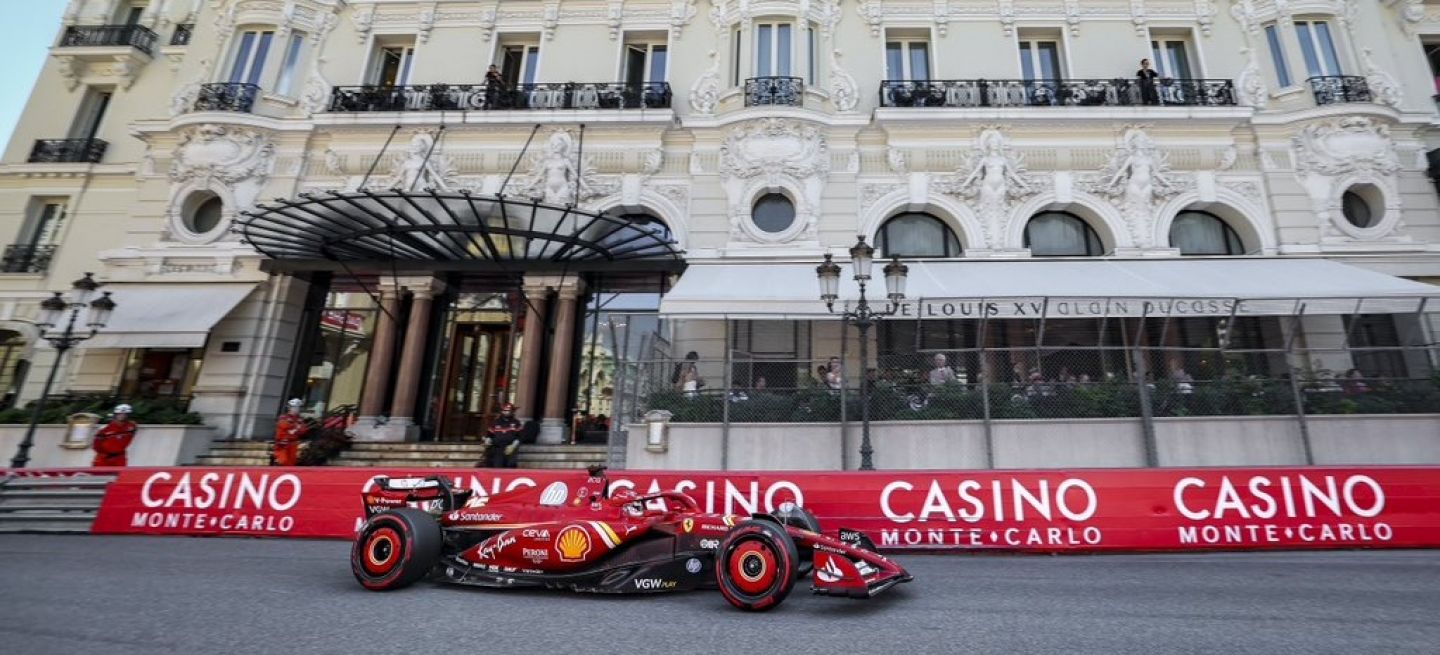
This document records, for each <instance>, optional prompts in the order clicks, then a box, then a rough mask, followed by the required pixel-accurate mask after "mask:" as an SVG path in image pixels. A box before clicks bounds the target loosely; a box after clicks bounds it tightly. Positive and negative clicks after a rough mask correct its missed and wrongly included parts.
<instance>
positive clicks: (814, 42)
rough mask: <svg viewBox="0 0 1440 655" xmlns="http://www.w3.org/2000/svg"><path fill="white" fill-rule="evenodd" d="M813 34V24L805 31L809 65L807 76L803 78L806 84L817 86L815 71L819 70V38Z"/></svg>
mask: <svg viewBox="0 0 1440 655" xmlns="http://www.w3.org/2000/svg"><path fill="white" fill-rule="evenodd" d="M815 32H816V30H815V25H814V24H813V23H812V24H811V25H810V27H809V28H808V29H806V30H805V38H806V39H809V44H808V47H807V48H806V49H805V51H806V52H808V53H809V57H808V58H809V60H810V61H809V62H808V63H809V64H810V68H809V71H808V72H809V75H808V76H807V77H806V78H805V82H806V83H807V84H819V82H818V81H817V80H818V79H819V78H818V76H817V73H816V71H818V70H819V68H820V43H819V42H820V37H819V36H817V35H816V33H815Z"/></svg>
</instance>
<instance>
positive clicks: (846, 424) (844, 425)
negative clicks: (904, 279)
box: [806, 303, 865, 471]
mask: <svg viewBox="0 0 1440 655" xmlns="http://www.w3.org/2000/svg"><path fill="white" fill-rule="evenodd" d="M846 309H849V303H846ZM849 345H850V321H847V320H845V319H844V318H842V319H840V370H842V371H843V370H845V355H846V354H847V353H848V351H849V348H848V346H849ZM810 356H811V357H812V359H811V362H812V363H813V362H814V359H813V357H814V356H815V353H814V352H811V353H810ZM807 366H808V365H807ZM806 374H809V371H806ZM860 374H861V375H864V374H865V372H864V371H861V372H860ZM820 384H821V385H825V380H823V379H822V380H820ZM849 395H850V383H849V382H848V381H847V380H846V379H845V376H843V375H842V376H840V470H842V471H843V470H845V457H846V456H847V455H849V454H850V448H849V447H847V446H846V445H845V440H846V439H847V438H848V437H849V436H850V415H849V412H847V411H846V403H845V398H846V397H847V396H849Z"/></svg>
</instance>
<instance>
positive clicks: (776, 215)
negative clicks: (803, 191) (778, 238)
mask: <svg viewBox="0 0 1440 655" xmlns="http://www.w3.org/2000/svg"><path fill="white" fill-rule="evenodd" d="M750 220H752V221H754V222H755V227H758V228H760V229H761V230H764V231H766V232H769V233H771V234H775V233H777V232H784V231H785V230H787V229H789V228H790V226H791V225H794V224H795V203H793V202H790V199H789V198H786V197H785V196H783V195H781V194H778V193H767V194H765V195H763V196H761V197H760V199H759V200H757V201H756V202H755V207H754V209H752V210H751V211H750Z"/></svg>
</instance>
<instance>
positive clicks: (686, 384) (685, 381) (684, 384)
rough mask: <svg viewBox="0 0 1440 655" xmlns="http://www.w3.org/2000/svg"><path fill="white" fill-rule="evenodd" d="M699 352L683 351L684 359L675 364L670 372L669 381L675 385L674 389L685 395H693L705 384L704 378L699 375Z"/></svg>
mask: <svg viewBox="0 0 1440 655" xmlns="http://www.w3.org/2000/svg"><path fill="white" fill-rule="evenodd" d="M699 361H700V353H697V352H695V351H693V350H692V351H690V352H688V353H685V361H683V362H678V363H676V364H675V372H674V373H671V374H670V383H671V384H673V385H675V390H676V391H683V392H685V395H687V396H691V397H693V396H695V395H696V394H697V393H699V392H700V388H701V387H703V386H705V380H704V379H703V378H701V377H700V368H699V366H698V363H699Z"/></svg>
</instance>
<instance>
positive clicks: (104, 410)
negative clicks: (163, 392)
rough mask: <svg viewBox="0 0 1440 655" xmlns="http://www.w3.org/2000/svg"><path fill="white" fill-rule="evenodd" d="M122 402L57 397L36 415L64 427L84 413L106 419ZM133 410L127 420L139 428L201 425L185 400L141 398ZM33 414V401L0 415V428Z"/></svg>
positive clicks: (98, 396)
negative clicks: (73, 416)
mask: <svg viewBox="0 0 1440 655" xmlns="http://www.w3.org/2000/svg"><path fill="white" fill-rule="evenodd" d="M122 402H126V401H125V400H124V399H119V398H116V397H114V396H110V395H102V394H94V395H76V396H59V397H53V398H50V399H48V400H47V401H46V402H45V407H44V408H43V409H42V410H41V411H40V422H41V423H48V424H56V423H65V422H68V421H69V420H70V415H71V414H78V413H81V412H86V413H90V414H95V415H98V416H101V417H108V416H110V412H111V411H112V410H114V409H115V406H116V405H118V404H120V403H122ZM129 402H130V405H131V407H132V408H133V409H134V410H135V411H134V413H133V414H131V415H130V420H132V421H135V422H136V423H139V424H142V425H204V423H205V421H204V419H203V418H202V417H201V416H200V415H199V414H196V413H195V412H190V411H186V408H185V406H186V403H188V402H189V401H188V399H186V398H145V399H140V400H134V401H129ZM34 410H35V401H31V402H29V403H27V404H26V405H25V406H24V407H12V408H10V409H7V410H4V411H0V424H11V425H15V424H19V425H25V424H28V423H30V417H31V415H32V414H33V413H34Z"/></svg>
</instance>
